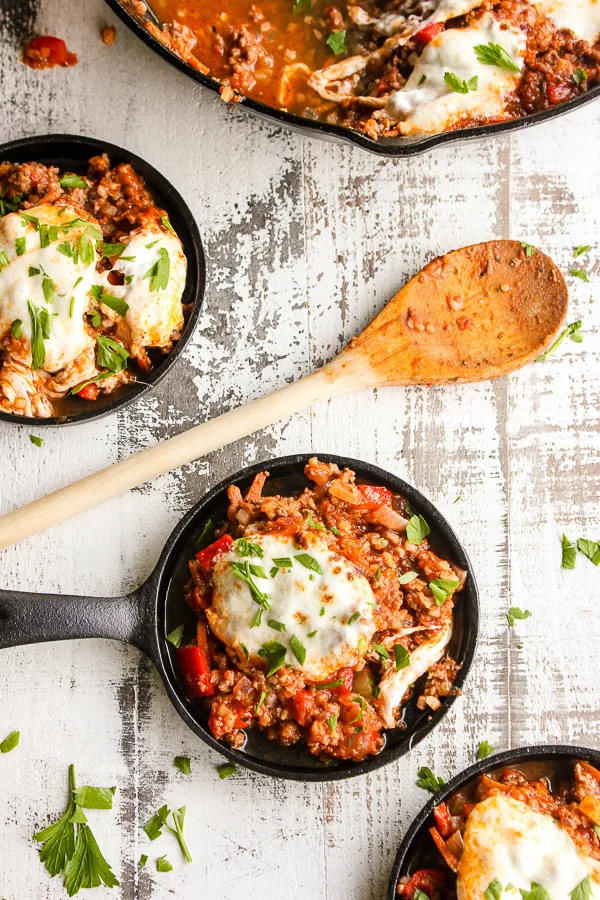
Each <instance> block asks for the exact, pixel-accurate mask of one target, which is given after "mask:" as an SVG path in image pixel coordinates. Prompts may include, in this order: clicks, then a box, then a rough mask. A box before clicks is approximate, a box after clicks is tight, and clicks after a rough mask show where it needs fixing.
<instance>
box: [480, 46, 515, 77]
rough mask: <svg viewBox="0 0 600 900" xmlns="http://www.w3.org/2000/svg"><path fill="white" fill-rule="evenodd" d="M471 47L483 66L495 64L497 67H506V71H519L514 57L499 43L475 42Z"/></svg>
mask: <svg viewBox="0 0 600 900" xmlns="http://www.w3.org/2000/svg"><path fill="white" fill-rule="evenodd" d="M473 49H474V51H475V56H476V57H477V59H478V61H479V62H480V63H481V64H482V65H484V66H497V67H498V68H499V69H506V71H507V72H520V71H521V69H520V67H519V66H518V65H517V64H516V62H515V61H514V59H513V58H512V57H511V56H509V54H508V53H507V52H506V50H505V49H504V47H501V46H500V44H492V43H490V44H477V45H476V46H475V47H473Z"/></svg>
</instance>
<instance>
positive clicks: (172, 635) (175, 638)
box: [167, 625, 185, 647]
mask: <svg viewBox="0 0 600 900" xmlns="http://www.w3.org/2000/svg"><path fill="white" fill-rule="evenodd" d="M184 629H185V625H178V626H177V628H174V629H173V631H170V632H169V634H168V635H167V640H168V642H169V643H170V644H173V646H174V647H181V638H182V637H183V632H184Z"/></svg>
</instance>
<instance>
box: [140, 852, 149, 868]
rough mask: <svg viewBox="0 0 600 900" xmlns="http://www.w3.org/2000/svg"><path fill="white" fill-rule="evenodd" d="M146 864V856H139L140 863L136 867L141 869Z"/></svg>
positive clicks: (143, 854)
mask: <svg viewBox="0 0 600 900" xmlns="http://www.w3.org/2000/svg"><path fill="white" fill-rule="evenodd" d="M147 862H148V857H147V856H146V854H145V853H142V855H141V856H140V861H139V863H138V866H139V867H140V869H143V868H144V866H145V865H146V863H147Z"/></svg>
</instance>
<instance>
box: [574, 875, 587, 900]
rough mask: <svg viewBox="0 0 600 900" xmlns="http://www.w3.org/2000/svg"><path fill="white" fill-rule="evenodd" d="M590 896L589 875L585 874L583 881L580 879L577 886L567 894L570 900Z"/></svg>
mask: <svg viewBox="0 0 600 900" xmlns="http://www.w3.org/2000/svg"><path fill="white" fill-rule="evenodd" d="M591 896H592V882H591V881H590V876H589V875H586V877H585V878H584V879H583V881H580V882H579V884H578V885H577V887H575V888H573V890H572V891H571V893H570V894H569V897H570V898H571V900H590V898H591Z"/></svg>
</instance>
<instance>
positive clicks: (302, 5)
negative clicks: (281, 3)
mask: <svg viewBox="0 0 600 900" xmlns="http://www.w3.org/2000/svg"><path fill="white" fill-rule="evenodd" d="M311 9H312V0H296V2H295V3H294V6H293V7H292V12H295V13H296V15H299V14H301V13H309V12H310V11H311Z"/></svg>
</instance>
